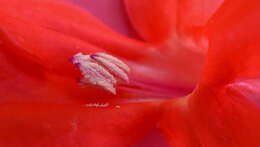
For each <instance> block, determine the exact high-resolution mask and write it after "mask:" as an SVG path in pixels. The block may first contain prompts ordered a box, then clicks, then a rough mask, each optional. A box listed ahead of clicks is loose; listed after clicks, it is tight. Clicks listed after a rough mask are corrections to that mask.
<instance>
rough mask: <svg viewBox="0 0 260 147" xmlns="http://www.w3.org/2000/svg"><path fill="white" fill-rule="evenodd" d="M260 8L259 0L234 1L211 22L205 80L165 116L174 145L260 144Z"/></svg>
mask: <svg viewBox="0 0 260 147" xmlns="http://www.w3.org/2000/svg"><path fill="white" fill-rule="evenodd" d="M245 6H246V7H245ZM259 8H260V3H259V1H257V0H252V1H232V0H228V1H226V2H225V3H224V4H223V7H222V8H221V9H220V10H219V11H218V12H217V13H216V15H215V16H214V18H212V20H211V21H210V24H209V25H208V32H209V38H210V49H209V56H208V63H207V65H206V70H205V72H204V76H203V77H202V80H201V83H199V86H198V88H197V90H195V92H194V93H193V94H191V95H190V96H188V97H186V98H183V99H180V100H177V101H176V102H170V103H171V104H170V105H169V106H168V108H166V109H165V114H164V117H163V119H162V121H161V128H162V130H163V131H164V132H165V135H166V136H167V137H168V139H169V140H170V143H171V145H173V146H174V145H176V146H184V147H194V146H198V147H200V146H210V147H220V146H221V147H245V146H253V147H257V146H259V143H260V142H259V137H260V126H259V124H260V107H259V106H260V105H259V94H260V91H259V85H260V82H259V79H258V77H259V74H260V72H259V71H260V70H259V68H258V67H259V63H260V60H259V58H258V57H259V51H258V49H259V43H258V42H259V36H260V31H259V29H258V26H259V25H260V21H259V20H258V18H259V15H260V9H259ZM245 28H247V29H245ZM254 77H257V78H254ZM249 78H250V79H249ZM169 117H170V118H171V119H170V120H168V119H167V118H169Z"/></svg>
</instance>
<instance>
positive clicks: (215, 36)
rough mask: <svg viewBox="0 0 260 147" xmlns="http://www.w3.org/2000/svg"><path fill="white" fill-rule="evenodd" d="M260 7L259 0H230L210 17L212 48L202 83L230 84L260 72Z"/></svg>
mask: <svg viewBox="0 0 260 147" xmlns="http://www.w3.org/2000/svg"><path fill="white" fill-rule="evenodd" d="M245 5H246V7H245ZM259 8H260V3H259V1H257V0H250V1H236V2H234V1H231V0H230V1H226V2H225V3H224V5H223V7H222V8H221V9H220V10H219V11H218V12H217V13H216V15H215V16H214V17H213V18H212V19H211V21H210V23H209V24H208V26H207V28H208V30H207V31H208V34H209V40H210V42H209V44H210V49H209V55H208V63H207V65H206V70H205V76H204V77H203V79H202V83H205V84H207V85H208V84H214V85H216V84H217V85H219V84H227V83H228V82H231V81H233V80H236V79H239V78H253V77H258V76H259V75H260V69H259V68H258V67H259V66H260V59H259V56H260V52H259V47H260V43H259V41H260V39H259V37H260V29H259V25H260V20H259V19H258V18H259V17H260V9H259Z"/></svg>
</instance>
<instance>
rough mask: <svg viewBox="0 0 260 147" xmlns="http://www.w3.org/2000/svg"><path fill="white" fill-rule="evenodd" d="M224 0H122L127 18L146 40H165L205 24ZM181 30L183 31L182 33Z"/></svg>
mask: <svg viewBox="0 0 260 147" xmlns="http://www.w3.org/2000/svg"><path fill="white" fill-rule="evenodd" d="M222 2H223V0H213V1H212V0H163V1H161V0H142V1H139V0H125V3H126V7H127V10H128V14H129V16H130V19H131V21H132V23H133V25H134V27H135V28H136V30H137V31H138V32H139V34H140V35H141V36H142V37H143V38H144V39H145V40H147V41H151V42H157V43H158V42H165V41H167V40H169V39H172V37H174V36H175V35H177V36H179V35H184V34H186V35H190V34H193V33H196V31H198V30H199V28H200V27H202V26H204V25H205V24H206V23H207V21H208V19H209V18H210V17H211V16H212V14H213V13H214V12H215V11H216V9H217V8H218V7H219V6H220V5H221V3H222ZM183 33H184V34H183Z"/></svg>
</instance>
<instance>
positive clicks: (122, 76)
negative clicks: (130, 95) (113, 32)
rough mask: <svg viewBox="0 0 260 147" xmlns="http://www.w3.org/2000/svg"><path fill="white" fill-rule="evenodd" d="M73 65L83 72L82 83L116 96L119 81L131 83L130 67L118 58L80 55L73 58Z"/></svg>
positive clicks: (104, 55)
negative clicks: (116, 86)
mask: <svg viewBox="0 0 260 147" xmlns="http://www.w3.org/2000/svg"><path fill="white" fill-rule="evenodd" d="M72 63H73V64H75V65H76V66H77V67H78V68H79V70H80V71H81V74H82V75H83V78H82V79H81V80H80V82H81V84H83V85H88V84H90V85H95V86H98V87H101V88H103V89H104V90H107V91H109V92H111V93H113V94H116V88H115V85H116V84H117V83H118V80H120V81H124V82H128V81H129V77H128V73H129V72H130V69H129V67H128V66H127V65H126V64H125V63H123V62H122V61H121V60H119V59H117V58H116V57H113V56H111V55H108V54H105V53H96V54H91V55H84V54H82V53H78V54H76V55H74V56H73V58H72Z"/></svg>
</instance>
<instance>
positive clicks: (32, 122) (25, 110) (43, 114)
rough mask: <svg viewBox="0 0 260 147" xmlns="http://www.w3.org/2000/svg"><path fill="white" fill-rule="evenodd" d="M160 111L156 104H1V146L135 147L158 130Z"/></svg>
mask: <svg viewBox="0 0 260 147" xmlns="http://www.w3.org/2000/svg"><path fill="white" fill-rule="evenodd" d="M158 112H159V111H158V109H157V104H154V103H146V104H145V103H139V104H125V105H120V106H112V105H111V106H108V107H100V108H95V107H93V108H89V107H86V106H83V105H82V106H81V105H47V104H46V105H43V104H34V105H31V104H23V105H19V104H18V105H17V104H12V105H11V104H7V105H1V106H0V121H1V125H0V129H1V133H0V146H4V147H17V146H19V147H36V146H37V147H75V146H77V147H86V146H88V147H103V146H106V147H115V146H117V147H121V146H122V147H126V146H132V145H133V144H134V143H136V142H137V141H138V140H139V139H141V138H143V136H144V135H146V134H147V133H148V132H149V131H150V129H151V128H153V127H155V126H154V123H155V121H156V119H157V117H156V115H158Z"/></svg>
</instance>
